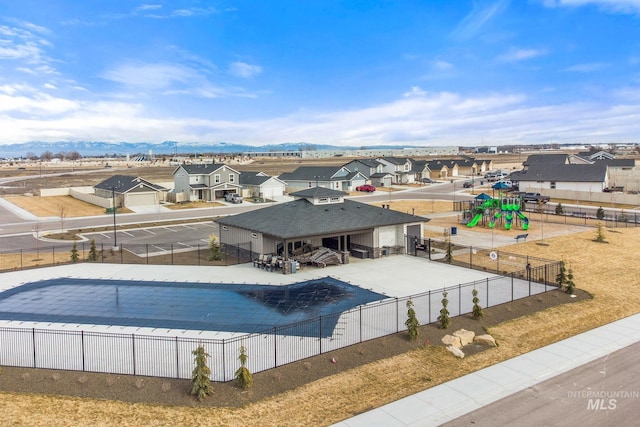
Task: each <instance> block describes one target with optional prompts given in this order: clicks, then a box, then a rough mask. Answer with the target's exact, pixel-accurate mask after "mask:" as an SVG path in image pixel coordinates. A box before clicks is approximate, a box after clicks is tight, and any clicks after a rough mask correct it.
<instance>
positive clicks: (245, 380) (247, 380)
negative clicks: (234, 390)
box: [236, 346, 253, 390]
mask: <svg viewBox="0 0 640 427" xmlns="http://www.w3.org/2000/svg"><path fill="white" fill-rule="evenodd" d="M248 358H249V356H247V349H246V348H245V347H244V346H240V356H238V360H240V367H239V368H238V370H237V371H236V381H237V382H238V386H240V388H243V389H245V390H246V389H248V388H251V386H252V385H253V375H251V372H250V371H249V369H248V368H247V359H248Z"/></svg>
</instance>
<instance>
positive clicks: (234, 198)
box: [224, 193, 242, 203]
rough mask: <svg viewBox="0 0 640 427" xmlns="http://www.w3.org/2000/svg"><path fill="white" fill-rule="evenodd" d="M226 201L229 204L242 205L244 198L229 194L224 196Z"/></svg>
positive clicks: (236, 194)
mask: <svg viewBox="0 0 640 427" xmlns="http://www.w3.org/2000/svg"><path fill="white" fill-rule="evenodd" d="M224 200H226V201H227V202H229V203H242V196H241V195H239V194H238V193H227V194H225V195H224Z"/></svg>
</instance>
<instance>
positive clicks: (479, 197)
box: [476, 193, 491, 200]
mask: <svg viewBox="0 0 640 427" xmlns="http://www.w3.org/2000/svg"><path fill="white" fill-rule="evenodd" d="M489 199H491V196H490V195H488V194H487V193H480V194H478V195H477V196H476V200H489Z"/></svg>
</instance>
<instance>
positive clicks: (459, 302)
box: [458, 283, 462, 316]
mask: <svg viewBox="0 0 640 427" xmlns="http://www.w3.org/2000/svg"><path fill="white" fill-rule="evenodd" d="M461 314H462V285H461V284H460V283H458V316H460V315H461Z"/></svg>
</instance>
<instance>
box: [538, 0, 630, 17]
mask: <svg viewBox="0 0 640 427" xmlns="http://www.w3.org/2000/svg"><path fill="white" fill-rule="evenodd" d="M542 4H543V5H545V6H546V7H554V8H555V7H582V6H596V7H598V8H599V9H600V10H602V11H605V12H610V13H633V14H638V13H640V1H639V0H543V1H542Z"/></svg>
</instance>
